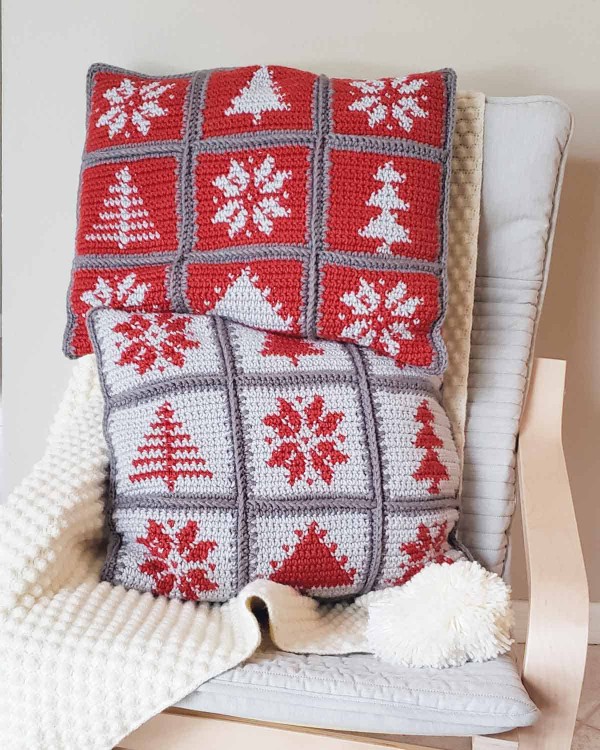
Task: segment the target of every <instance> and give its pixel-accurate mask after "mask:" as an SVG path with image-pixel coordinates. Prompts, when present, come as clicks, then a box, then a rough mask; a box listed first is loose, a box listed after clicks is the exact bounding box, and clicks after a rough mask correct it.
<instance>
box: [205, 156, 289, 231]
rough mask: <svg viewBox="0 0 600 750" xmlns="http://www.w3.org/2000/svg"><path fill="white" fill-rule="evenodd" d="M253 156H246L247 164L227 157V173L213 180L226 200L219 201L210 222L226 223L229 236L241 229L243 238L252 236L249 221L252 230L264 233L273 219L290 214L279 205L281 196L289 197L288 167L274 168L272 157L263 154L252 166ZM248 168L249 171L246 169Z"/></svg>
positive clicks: (215, 201)
mask: <svg viewBox="0 0 600 750" xmlns="http://www.w3.org/2000/svg"><path fill="white" fill-rule="evenodd" d="M253 164H254V157H253V156H250V157H248V165H246V163H245V162H243V161H238V160H237V159H231V160H230V162H229V172H228V173H227V174H226V175H225V174H222V175H219V176H218V177H216V178H215V179H214V180H213V183H212V184H213V185H214V186H215V187H216V188H218V189H219V190H220V191H221V193H222V194H223V198H224V199H226V200H225V202H224V203H221V204H219V199H218V198H217V197H214V198H213V202H214V203H215V205H217V206H218V209H217V212H216V213H215V215H214V216H213V218H212V223H213V224H228V225H229V229H228V230H227V234H228V235H229V237H230V238H232V239H233V237H235V236H236V235H237V234H238V232H241V231H242V230H245V235H246V237H252V227H251V226H249V222H250V221H252V222H253V223H254V225H255V227H256V229H257V230H258V231H259V232H261V233H262V234H266V235H267V236H268V235H270V234H271V232H272V231H273V226H274V220H276V219H280V218H283V217H287V216H291V213H292V212H291V210H290V209H289V208H286V207H285V206H282V205H281V203H280V201H281V199H284V200H286V199H287V198H289V193H288V192H287V191H286V190H285V187H284V183H285V181H286V180H288V179H289V178H290V177H291V176H292V172H291V170H289V169H285V170H281V169H275V159H274V158H273V157H272V156H271V155H270V154H267V156H265V158H264V159H263V161H262V163H261V164H259V165H258V166H257V167H253V166H252V165H253ZM250 170H251V171H250Z"/></svg>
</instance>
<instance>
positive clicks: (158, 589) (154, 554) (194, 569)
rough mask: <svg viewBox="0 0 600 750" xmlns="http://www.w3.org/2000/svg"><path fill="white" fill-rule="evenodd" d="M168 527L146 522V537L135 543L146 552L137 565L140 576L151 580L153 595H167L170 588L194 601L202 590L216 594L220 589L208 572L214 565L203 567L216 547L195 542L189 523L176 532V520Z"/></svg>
mask: <svg viewBox="0 0 600 750" xmlns="http://www.w3.org/2000/svg"><path fill="white" fill-rule="evenodd" d="M167 527H168V528H165V525H164V524H163V523H160V522H159V521H155V520H154V519H152V518H150V519H148V523H147V525H146V529H147V533H146V536H139V537H138V538H137V540H136V541H137V542H138V543H139V544H143V545H144V546H145V547H147V549H148V555H147V556H146V558H145V559H144V562H143V563H140V564H139V565H138V568H139V570H140V572H141V573H144V574H145V575H148V576H150V577H151V578H153V579H154V586H153V587H152V593H153V594H158V595H160V596H169V595H170V594H171V593H172V592H173V589H176V590H177V591H179V593H180V594H181V598H183V599H191V600H196V599H199V598H200V593H201V592H202V591H215V589H218V588H219V586H218V584H217V583H215V581H211V580H210V578H209V577H208V576H209V571H210V572H214V570H215V565H214V563H208V564H207V565H206V567H202V564H203V563H206V560H207V558H208V556H209V554H210V553H211V552H212V551H213V550H214V549H216V548H217V546H218V545H217V543H216V542H215V541H213V540H208V539H201V540H199V539H198V532H199V528H198V524H197V523H196V521H188V522H187V523H186V525H185V526H183V527H182V528H180V529H178V530H175V521H173V520H172V519H169V520H168V521H167Z"/></svg>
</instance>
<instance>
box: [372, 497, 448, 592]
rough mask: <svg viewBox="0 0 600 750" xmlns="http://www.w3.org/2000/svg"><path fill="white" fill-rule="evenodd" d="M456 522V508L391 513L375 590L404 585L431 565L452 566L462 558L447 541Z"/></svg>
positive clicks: (386, 525)
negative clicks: (448, 564) (446, 564)
mask: <svg viewBox="0 0 600 750" xmlns="http://www.w3.org/2000/svg"><path fill="white" fill-rule="evenodd" d="M457 520H458V511H457V510H456V509H455V508H442V509H439V510H427V511H422V510H421V511H418V512H417V511H413V512H403V513H392V512H390V513H388V514H387V517H386V524H385V530H384V534H383V552H382V564H381V567H380V571H379V575H378V577H377V580H376V582H375V588H376V589H384V588H388V587H389V586H402V585H403V584H405V583H407V581H410V579H411V578H412V577H413V576H414V575H416V574H417V573H418V572H419V571H420V570H422V569H423V568H424V567H425V566H426V565H429V564H430V563H452V562H454V561H455V560H458V559H459V558H461V557H462V554H461V552H460V551H459V550H458V549H456V548H455V547H454V546H453V545H452V543H451V542H450V541H449V538H448V537H449V535H450V534H451V533H452V531H453V530H454V527H455V526H456V522H457Z"/></svg>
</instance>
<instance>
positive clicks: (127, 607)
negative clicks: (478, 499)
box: [0, 94, 484, 750]
mask: <svg viewBox="0 0 600 750" xmlns="http://www.w3.org/2000/svg"><path fill="white" fill-rule="evenodd" d="M483 107H484V97H483V96H482V95H480V94H462V95H460V96H459V97H458V106H457V127H456V130H455V133H454V156H453V173H452V191H451V206H450V216H451V229H454V232H452V231H451V234H450V237H451V243H450V247H449V257H450V259H452V258H453V255H454V254H456V255H457V256H458V258H457V261H456V264H455V265H454V267H455V268H456V267H463V268H464V269H470V271H471V272H472V274H473V275H472V276H471V277H470V282H471V283H472V280H473V277H474V258H475V256H476V247H477V227H478V209H479V188H480V184H481V152H482V123H483V117H482V113H483ZM159 119H160V118H155V119H154V120H153V122H155V123H156V124H158V121H159ZM140 124H141V127H142V128H143V127H145V125H143V123H140ZM135 132H136V131H135V130H134V131H132V132H131V137H132V138H133V139H134V141H135V138H136V137H137V136H136V135H135ZM452 238H454V240H453V241H452ZM455 280H456V279H455V277H453V275H452V274H451V275H450V279H449V281H450V287H451V290H452V284H453V283H454V282H455ZM461 282H464V279H461ZM450 298H451V299H452V294H451V295H450ZM456 298H457V299H458V298H459V299H460V305H458V304H457V305H456V306H454V305H451V307H450V309H449V311H448V315H447V317H446V322H445V330H446V331H448V336H449V339H448V340H451V339H452V338H453V336H452V331H453V330H455V329H462V328H463V327H464V324H465V321H466V320H469V319H470V308H471V304H472V299H469V297H468V295H462V296H459V295H457V296H456ZM457 338H458V337H457ZM453 352H454V357H451V360H450V370H449V372H448V373H447V377H448V376H450V378H451V380H450V382H452V384H453V387H452V389H451V391H449V393H448V395H445V396H444V399H445V403H446V407H447V409H448V413H449V414H450V415H452V424H453V426H454V428H455V430H456V429H457V427H458V429H459V430H460V424H461V421H462V420H464V407H463V404H464V386H465V383H466V374H467V365H468V342H464V341H463V342H462V343H461V344H460V345H456V346H454V347H453ZM102 415H103V398H102V393H101V391H100V387H99V381H98V377H97V371H96V365H95V362H94V361H93V358H92V357H85V358H83V359H82V360H81V361H80V362H79V363H77V364H76V366H75V368H74V371H73V375H72V379H71V382H70V384H69V386H68V388H67V392H66V394H65V397H64V400H63V402H62V404H61V406H60V408H59V410H58V413H57V416H56V419H55V422H54V424H53V425H52V428H51V432H50V436H49V439H48V443H47V448H46V452H45V454H44V456H43V457H42V459H41V460H40V461H39V462H38V463H37V464H36V465H35V467H34V468H33V470H32V472H31V474H30V475H29V476H28V477H27V478H26V479H25V480H24V481H23V482H22V483H21V485H20V486H19V487H18V489H17V490H16V491H15V492H14V493H13V494H12V495H11V497H10V499H9V502H8V505H7V506H6V507H5V508H3V509H2V524H0V563H1V564H2V570H3V577H2V583H1V584H0V664H2V680H0V715H1V716H2V722H0V745H1V746H2V747H6V748H11V750H13V749H14V750H21V749H23V750H25V749H26V750H37V749H39V750H55V749H56V750H60V749H70V748H74V747H77V748H84V747H85V748H90V749H91V750H95V749H98V750H108V748H111V747H113V746H114V745H115V744H117V743H118V742H119V740H120V739H122V738H123V737H124V736H125V735H127V734H128V733H130V732H131V731H132V730H133V729H134V728H135V727H137V726H138V725H140V724H141V723H143V722H144V721H146V720H148V719H149V718H150V717H151V716H153V715H154V714H156V713H157V712H159V711H162V710H163V709H165V708H167V707H168V706H170V705H172V704H173V703H175V702H177V701H178V700H180V699H181V698H183V697H184V696H185V695H187V694H188V693H189V692H191V691H192V690H194V689H195V688H196V687H197V686H198V685H199V684H201V683H202V682H204V681H206V680H209V679H210V678H211V677H213V676H215V675H217V674H219V673H220V672H222V671H224V670H227V669H230V668H232V667H234V666H235V665H236V664H239V663H240V662H241V661H243V660H244V659H246V658H248V657H249V656H250V655H251V654H252V653H253V652H254V651H255V649H256V648H257V647H258V645H259V643H260V631H259V627H258V624H257V621H256V619H255V617H254V616H253V615H252V614H251V613H250V611H249V609H248V607H247V596H246V594H247V595H248V597H251V596H257V597H259V598H262V599H263V600H264V601H265V602H267V603H268V606H269V611H270V615H271V623H272V635H274V636H275V637H274V640H275V641H276V643H277V644H278V645H279V647H280V648H283V649H286V650H290V651H299V652H315V653H351V652H353V651H365V650H368V646H367V644H366V643H365V637H364V636H365V617H364V605H362V606H361V602H362V601H364V598H365V597H361V598H359V599H358V600H357V601H356V602H355V603H353V604H350V605H347V604H346V605H342V604H338V605H335V606H334V607H333V608H331V606H326V605H325V606H321V607H318V606H317V605H316V604H315V602H314V600H312V599H310V598H308V597H304V596H301V595H299V594H297V593H295V592H294V591H293V589H291V588H289V587H284V586H281V585H279V584H277V583H275V582H271V581H259V582H255V583H253V584H252V586H254V587H257V588H255V589H254V590H250V591H249V592H245V593H244V594H242V595H240V596H239V597H238V598H235V599H233V600H231V601H230V602H228V603H227V604H224V605H221V606H211V605H209V604H206V603H201V604H195V603H193V602H183V601H181V600H178V599H167V598H166V597H154V596H153V595H152V594H151V593H149V592H148V593H139V592H137V591H128V590H126V589H125V588H123V587H121V586H112V585H110V584H108V583H106V582H100V571H101V567H102V565H103V562H104V559H105V549H104V548H103V547H102V546H101V539H102V535H103V497H104V495H105V485H106V479H107V466H108V449H107V445H106V442H105V440H104V437H103V433H102ZM457 565H460V563H457V564H455V565H453V566H450V569H453V568H455V567H456V566H457ZM429 570H431V568H429ZM419 575H421V574H419ZM417 578H418V577H415V581H416V580H417ZM408 585H410V584H408ZM400 590H402V589H400ZM386 593H387V592H386V591H383V592H374V593H373V594H368V595H366V597H373V596H378V595H380V594H386Z"/></svg>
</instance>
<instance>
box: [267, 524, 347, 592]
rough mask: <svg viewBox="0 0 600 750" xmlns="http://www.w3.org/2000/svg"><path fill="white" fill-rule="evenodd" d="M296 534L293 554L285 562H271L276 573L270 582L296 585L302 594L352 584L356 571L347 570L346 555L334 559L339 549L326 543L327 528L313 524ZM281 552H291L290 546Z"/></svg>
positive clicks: (333, 544) (271, 576)
mask: <svg viewBox="0 0 600 750" xmlns="http://www.w3.org/2000/svg"><path fill="white" fill-rule="evenodd" d="M294 534H295V535H296V536H297V537H298V540H299V541H298V543H297V544H296V546H295V547H294V549H293V551H292V553H291V554H290V555H289V556H288V557H286V558H285V559H284V560H283V562H278V561H276V560H271V563H270V565H271V567H272V568H274V570H275V572H274V573H272V574H271V575H270V576H269V579H270V580H271V581H275V582H276V583H283V584H285V585H287V586H294V587H295V588H297V589H299V590H300V591H307V590H309V589H321V588H336V587H340V586H351V585H352V583H353V582H354V578H355V577H356V568H349V569H347V568H346V565H347V563H348V557H347V556H346V555H342V556H340V557H339V558H338V557H336V556H335V553H336V551H337V549H338V546H337V544H335V543H333V542H332V543H329V544H328V543H327V542H326V541H325V537H326V536H327V534H328V531H327V529H321V528H319V524H318V523H317V522H316V521H312V523H311V524H310V525H309V526H308V528H307V529H305V530H304V531H303V530H301V529H296V530H295V531H294ZM282 549H283V551H284V552H289V551H290V548H289V546H288V545H284V546H283V547H282Z"/></svg>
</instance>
